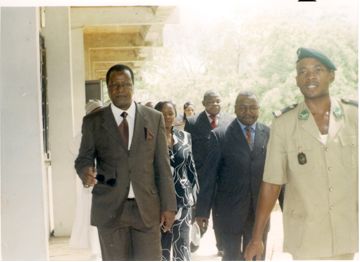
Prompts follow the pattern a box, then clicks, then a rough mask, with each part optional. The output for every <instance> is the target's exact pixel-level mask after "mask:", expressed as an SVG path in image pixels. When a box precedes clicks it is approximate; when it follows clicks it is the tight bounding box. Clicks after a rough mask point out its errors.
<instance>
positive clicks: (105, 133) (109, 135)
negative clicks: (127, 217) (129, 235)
mask: <svg viewBox="0 0 360 262" xmlns="http://www.w3.org/2000/svg"><path fill="white" fill-rule="evenodd" d="M95 163H96V169H97V178H98V183H97V184H96V185H95V186H94V189H93V191H92V194H93V197H92V207H91V224H92V225H94V226H110V225H112V223H113V222H114V221H116V219H117V218H118V217H119V216H120V214H121V212H122V209H123V205H124V203H125V201H126V199H127V196H128V192H129V185H130V184H129V183H130V180H131V183H132V186H133V189H134V193H135V197H136V202H137V205H138V208H139V211H140V215H141V217H142V220H143V222H144V224H145V225H146V226H152V225H155V224H156V223H160V212H161V211H165V210H172V211H176V198H175V190H174V182H173V179H172V175H171V170H170V161H169V154H168V150H167V145H166V136H165V127H164V120H163V116H162V114H161V113H160V112H157V111H155V110H153V109H150V108H148V107H146V106H142V105H140V104H136V114H135V126H134V134H133V138H132V143H131V148H130V150H128V149H127V147H126V146H125V145H124V144H123V142H122V140H121V137H120V134H119V131H118V127H117V124H116V121H115V118H114V116H113V113H112V111H111V107H110V106H108V107H105V108H103V109H101V110H100V111H98V112H95V113H93V114H90V115H87V116H85V117H84V119H83V126H82V140H81V146H80V150H79V155H78V157H77V159H76V160H75V168H76V171H77V173H78V174H79V176H80V177H81V176H82V175H83V172H82V171H83V169H84V168H86V167H88V166H95Z"/></svg>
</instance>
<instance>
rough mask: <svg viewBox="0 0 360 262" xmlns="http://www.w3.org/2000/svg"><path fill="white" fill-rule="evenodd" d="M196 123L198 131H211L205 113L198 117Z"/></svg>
mask: <svg viewBox="0 0 360 262" xmlns="http://www.w3.org/2000/svg"><path fill="white" fill-rule="evenodd" d="M198 121H199V129H204V130H211V125H210V122H209V119H208V117H207V115H206V112H205V111H203V112H202V113H201V114H200V115H199V120H198Z"/></svg>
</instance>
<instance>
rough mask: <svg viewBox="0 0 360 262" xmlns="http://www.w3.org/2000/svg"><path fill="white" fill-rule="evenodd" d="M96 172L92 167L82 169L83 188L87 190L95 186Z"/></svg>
mask: <svg viewBox="0 0 360 262" xmlns="http://www.w3.org/2000/svg"><path fill="white" fill-rule="evenodd" d="M95 177H96V171H95V168H94V167H87V168H85V169H84V173H83V176H82V182H83V185H84V187H86V188H88V187H91V186H94V185H95V184H96V182H97V181H96V178H95Z"/></svg>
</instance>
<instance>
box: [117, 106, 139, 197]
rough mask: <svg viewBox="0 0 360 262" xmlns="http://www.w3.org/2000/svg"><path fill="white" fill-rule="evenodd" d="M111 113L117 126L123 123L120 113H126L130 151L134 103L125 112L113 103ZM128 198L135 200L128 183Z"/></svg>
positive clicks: (134, 111) (134, 110)
mask: <svg viewBox="0 0 360 262" xmlns="http://www.w3.org/2000/svg"><path fill="white" fill-rule="evenodd" d="M111 111H112V113H113V115H114V118H115V121H116V124H117V126H119V125H120V124H121V122H122V121H123V118H122V116H121V114H122V112H124V111H125V112H126V113H127V114H128V115H127V116H126V120H127V122H128V126H129V143H128V150H130V147H131V141H132V138H133V135H134V126H135V113H136V106H135V102H132V103H131V105H130V107H129V108H128V109H127V110H122V109H120V108H118V107H116V106H115V105H114V104H113V103H111ZM128 198H135V193H134V190H133V187H132V184H131V181H130V189H129V195H128Z"/></svg>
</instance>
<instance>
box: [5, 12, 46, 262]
mask: <svg viewBox="0 0 360 262" xmlns="http://www.w3.org/2000/svg"><path fill="white" fill-rule="evenodd" d="M38 23H39V14H38V8H34V7H27V8H25V7H23V8H19V7H16V8H1V62H0V63H1V87H0V89H1V152H2V154H1V238H2V243H1V244H2V245H1V249H2V259H3V260H47V259H48V230H47V217H46V214H45V190H44V189H45V169H44V162H43V148H42V118H41V86H40V63H39V61H40V55H39V25H38Z"/></svg>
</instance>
